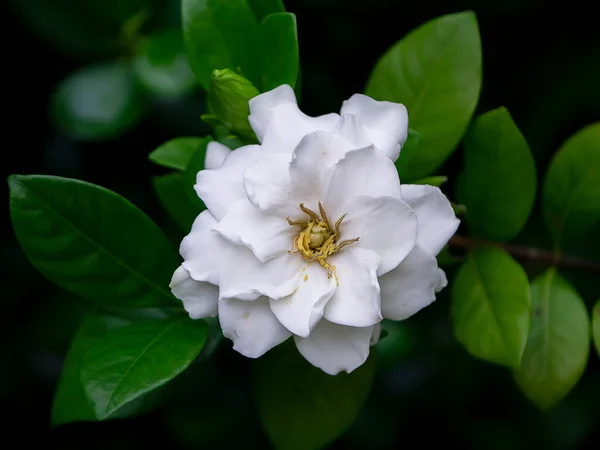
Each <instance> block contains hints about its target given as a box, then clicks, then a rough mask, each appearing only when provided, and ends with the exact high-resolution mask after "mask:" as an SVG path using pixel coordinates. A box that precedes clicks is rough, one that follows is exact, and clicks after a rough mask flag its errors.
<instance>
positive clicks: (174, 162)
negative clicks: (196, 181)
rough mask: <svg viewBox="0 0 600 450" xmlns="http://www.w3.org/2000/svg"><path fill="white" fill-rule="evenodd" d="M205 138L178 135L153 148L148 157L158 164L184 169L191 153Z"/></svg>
mask: <svg viewBox="0 0 600 450" xmlns="http://www.w3.org/2000/svg"><path fill="white" fill-rule="evenodd" d="M205 139H206V138H199V137H178V138H175V139H171V140H170V141H167V142H165V143H164V144H162V145H160V146H159V147H158V148H157V149H156V150H154V151H153V152H152V153H150V155H148V159H150V161H152V162H153V163H154V164H158V165H159V166H163V167H168V168H169V169H175V170H181V171H184V170H185V169H186V168H187V166H188V163H189V162H190V159H191V158H192V155H193V154H194V152H195V151H196V149H197V148H198V147H200V145H202V143H203V142H204V141H205Z"/></svg>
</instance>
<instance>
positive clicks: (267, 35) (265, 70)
mask: <svg viewBox="0 0 600 450" xmlns="http://www.w3.org/2000/svg"><path fill="white" fill-rule="evenodd" d="M260 39H261V48H262V58H261V59H262V74H261V75H262V79H261V86H262V91H263V92H265V91H270V90H271V89H274V88H276V87H277V86H280V85H282V84H289V85H290V86H291V87H294V86H295V85H296V80H297V79H298V70H299V65H300V57H299V54H298V30H297V28H296V16H295V15H294V14H291V13H276V14H270V15H268V16H267V17H265V18H264V20H263V21H262V22H261V24H260Z"/></svg>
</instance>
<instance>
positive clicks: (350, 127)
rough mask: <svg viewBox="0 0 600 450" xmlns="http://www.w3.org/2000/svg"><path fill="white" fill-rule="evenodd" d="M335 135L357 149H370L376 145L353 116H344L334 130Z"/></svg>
mask: <svg viewBox="0 0 600 450" xmlns="http://www.w3.org/2000/svg"><path fill="white" fill-rule="evenodd" d="M333 134H335V135H337V136H340V137H342V138H343V139H345V140H347V141H349V142H351V143H352V145H353V146H354V148H355V149H358V148H365V147H369V146H370V145H373V144H374V143H373V141H372V140H371V138H370V137H369V135H368V134H367V132H366V129H365V127H364V126H363V125H362V123H360V121H359V120H358V119H357V117H356V116H354V115H352V114H342V116H341V117H340V121H339V122H338V124H337V125H336V127H335V128H334V130H333Z"/></svg>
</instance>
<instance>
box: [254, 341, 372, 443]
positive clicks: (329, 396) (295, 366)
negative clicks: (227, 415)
mask: <svg viewBox="0 0 600 450" xmlns="http://www.w3.org/2000/svg"><path fill="white" fill-rule="evenodd" d="M374 365H375V364H374V361H373V357H370V358H369V359H368V360H367V362H365V364H363V365H362V366H361V367H359V368H358V369H356V370H355V371H353V372H352V373H351V374H345V373H343V374H339V375H336V376H331V375H327V374H326V373H325V372H323V371H322V370H321V369H318V368H316V367H314V366H312V365H311V364H310V363H308V362H307V361H306V360H305V359H304V358H303V357H302V356H300V354H299V353H298V351H297V350H296V349H295V348H293V346H292V345H280V346H279V347H277V348H275V349H274V350H271V351H270V352H269V353H267V354H266V355H265V356H264V357H262V358H260V359H259V360H257V362H256V365H255V371H254V377H253V380H254V393H255V401H256V404H257V408H258V415H259V417H260V420H261V422H262V425H263V427H264V429H265V431H266V432H267V435H268V436H269V438H270V439H271V441H273V444H275V448H277V449H285V450H296V449H298V450H300V449H301V450H312V449H318V448H322V447H323V446H325V445H326V444H328V443H329V442H331V441H333V440H334V439H335V438H337V437H338V436H340V435H341V434H342V433H344V432H345V431H346V429H347V428H348V427H349V426H350V425H351V424H352V422H354V420H355V419H356V417H357V416H358V414H359V413H360V411H361V409H362V407H363V405H364V403H365V401H366V399H367V397H368V395H369V391H370V390H371V385H372V383H373V376H374Z"/></svg>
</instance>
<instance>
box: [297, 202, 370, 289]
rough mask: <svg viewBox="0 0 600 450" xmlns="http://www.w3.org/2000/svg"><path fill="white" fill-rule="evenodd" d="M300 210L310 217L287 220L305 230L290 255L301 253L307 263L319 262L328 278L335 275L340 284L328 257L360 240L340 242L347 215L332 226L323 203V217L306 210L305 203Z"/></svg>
mask: <svg viewBox="0 0 600 450" xmlns="http://www.w3.org/2000/svg"><path fill="white" fill-rule="evenodd" d="M300 210H301V211H302V212H303V213H305V214H306V215H307V216H308V220H295V221H294V220H291V219H290V218H289V217H288V218H287V221H288V223H289V224H290V225H291V226H300V227H302V228H303V230H302V231H301V232H300V233H299V234H298V236H296V237H294V248H293V250H291V251H290V253H294V252H300V253H301V254H302V256H304V258H306V260H307V261H309V262H312V261H318V262H319V264H321V266H323V267H324V268H325V269H326V270H327V278H331V277H332V275H335V278H336V282H338V280H337V275H336V274H335V266H332V265H331V264H330V263H329V262H328V261H327V257H328V256H331V255H333V254H334V253H335V252H337V251H339V250H341V249H343V248H344V247H346V246H347V245H350V244H352V243H353V242H357V241H358V240H359V239H360V238H359V237H356V238H354V239H346V240H345V241H340V237H341V232H340V225H341V224H342V222H343V221H344V218H345V217H346V214H344V215H343V216H342V217H340V218H339V219H338V220H337V221H336V222H335V224H334V225H333V226H332V225H331V223H330V222H329V218H328V217H327V214H326V213H325V209H324V208H323V205H322V204H321V202H319V212H320V213H321V217H319V215H318V214H317V213H315V212H314V211H311V210H310V209H308V208H306V207H305V206H304V204H303V203H300Z"/></svg>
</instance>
